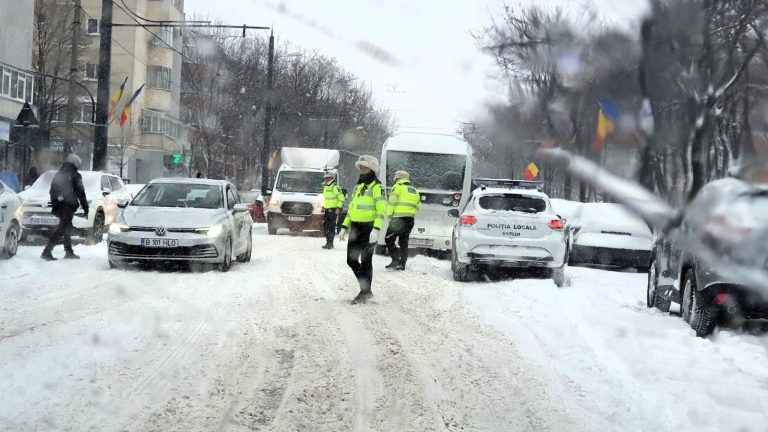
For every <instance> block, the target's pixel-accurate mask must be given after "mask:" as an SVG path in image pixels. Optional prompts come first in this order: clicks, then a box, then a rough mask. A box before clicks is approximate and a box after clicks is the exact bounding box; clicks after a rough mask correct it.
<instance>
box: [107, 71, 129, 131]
mask: <svg viewBox="0 0 768 432" xmlns="http://www.w3.org/2000/svg"><path fill="white" fill-rule="evenodd" d="M127 82H128V77H125V80H124V81H123V83H122V84H120V88H119V89H117V91H116V92H115V95H114V96H112V103H111V105H110V107H109V115H108V116H107V124H109V123H112V120H114V119H115V114H117V104H118V102H120V98H122V97H123V91H124V90H125V83H127Z"/></svg>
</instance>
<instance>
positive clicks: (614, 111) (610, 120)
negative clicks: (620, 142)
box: [595, 100, 619, 152]
mask: <svg viewBox="0 0 768 432" xmlns="http://www.w3.org/2000/svg"><path fill="white" fill-rule="evenodd" d="M618 121H619V109H618V108H617V107H616V104H614V103H613V102H612V101H610V100H604V101H602V102H600V110H599V111H598V112H597V132H596V133H595V151H597V152H599V151H600V150H601V149H602V148H603V142H605V137H607V136H608V134H610V133H612V132H613V130H614V128H615V125H616V123H617V122H618Z"/></svg>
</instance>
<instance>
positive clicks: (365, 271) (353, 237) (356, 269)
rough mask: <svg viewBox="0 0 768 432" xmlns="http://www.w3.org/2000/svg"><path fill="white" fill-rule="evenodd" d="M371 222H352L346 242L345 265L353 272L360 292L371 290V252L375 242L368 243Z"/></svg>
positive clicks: (371, 228) (371, 226)
mask: <svg viewBox="0 0 768 432" xmlns="http://www.w3.org/2000/svg"><path fill="white" fill-rule="evenodd" d="M372 230H373V222H369V223H361V222H352V225H351V226H350V227H349V241H348V243H347V265H348V266H349V268H351V269H352V272H353V273H355V277H356V278H357V282H358V283H359V284H360V292H370V291H371V281H372V280H373V252H374V250H375V248H376V244H375V243H369V239H370V235H371V231H372Z"/></svg>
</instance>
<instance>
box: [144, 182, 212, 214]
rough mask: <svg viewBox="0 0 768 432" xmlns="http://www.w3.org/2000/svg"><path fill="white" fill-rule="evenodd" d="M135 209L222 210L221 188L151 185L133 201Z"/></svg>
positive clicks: (178, 184)
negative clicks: (191, 208)
mask: <svg viewBox="0 0 768 432" xmlns="http://www.w3.org/2000/svg"><path fill="white" fill-rule="evenodd" d="M131 205H132V206H137V207H193V208H204V209H217V208H224V198H223V195H222V192H221V186H215V185H201V184H185V183H151V184H149V185H147V186H146V187H145V188H144V189H143V190H142V191H141V192H140V193H139V194H138V195H137V196H136V198H135V199H134V200H133V202H132V203H131Z"/></svg>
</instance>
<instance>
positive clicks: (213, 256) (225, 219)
mask: <svg viewBox="0 0 768 432" xmlns="http://www.w3.org/2000/svg"><path fill="white" fill-rule="evenodd" d="M107 242H108V246H109V265H110V267H112V268H115V267H120V266H122V265H124V264H127V263H130V262H153V261H154V262H172V261H175V262H197V263H204V264H215V265H217V266H218V268H219V270H220V271H223V272H226V271H229V269H230V267H231V266H232V260H233V259H237V261H239V262H248V261H250V260H251V251H252V247H253V242H252V233H251V217H250V215H249V214H248V205H247V204H246V203H244V202H243V201H242V199H241V198H240V196H239V195H238V193H237V191H236V189H235V187H234V186H233V185H232V184H231V183H229V182H228V181H225V180H208V179H187V178H170V179H157V180H153V181H151V182H150V183H149V184H147V186H146V187H145V188H144V189H142V191H141V192H140V193H139V194H138V195H137V196H136V198H134V199H133V201H131V203H130V204H127V205H126V206H125V209H124V211H123V212H122V213H121V214H120V215H119V216H118V218H117V220H116V221H115V223H114V224H112V226H110V228H109V235H108V236H107Z"/></svg>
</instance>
